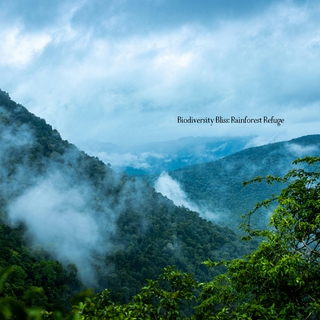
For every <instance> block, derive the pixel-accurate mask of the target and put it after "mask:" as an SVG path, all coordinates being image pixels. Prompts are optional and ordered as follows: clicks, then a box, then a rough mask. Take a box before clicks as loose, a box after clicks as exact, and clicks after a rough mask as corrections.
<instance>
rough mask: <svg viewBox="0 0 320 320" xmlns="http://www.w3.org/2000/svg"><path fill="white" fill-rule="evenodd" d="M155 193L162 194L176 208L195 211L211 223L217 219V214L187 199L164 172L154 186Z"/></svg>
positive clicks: (176, 182)
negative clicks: (180, 207) (181, 207)
mask: <svg viewBox="0 0 320 320" xmlns="http://www.w3.org/2000/svg"><path fill="white" fill-rule="evenodd" d="M154 188H155V189H156V191H157V192H160V193H162V194H163V195H164V196H166V197H167V198H168V199H170V200H172V201H173V203H174V204H175V205H177V206H184V207H186V208H188V209H190V210H192V211H196V212H198V213H199V214H200V216H201V217H203V218H205V219H207V220H210V221H213V220H217V219H218V215H217V213H213V212H211V211H210V210H207V209H205V208H202V207H200V206H198V205H197V204H195V203H193V202H192V201H190V199H188V196H187V194H186V193H185V191H183V190H182V188H181V186H180V184H179V182H178V181H176V180H174V179H173V178H172V177H170V175H169V174H168V173H166V172H162V173H161V175H160V176H159V178H158V179H157V181H156V182H155V184H154Z"/></svg>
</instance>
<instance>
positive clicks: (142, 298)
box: [80, 267, 197, 320]
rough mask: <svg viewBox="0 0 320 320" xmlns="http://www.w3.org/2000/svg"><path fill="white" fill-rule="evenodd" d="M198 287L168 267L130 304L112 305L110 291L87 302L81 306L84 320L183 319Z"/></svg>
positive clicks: (191, 279)
mask: <svg viewBox="0 0 320 320" xmlns="http://www.w3.org/2000/svg"><path fill="white" fill-rule="evenodd" d="M196 287H197V283H196V282H195V280H194V279H193V277H192V276H191V275H189V274H186V273H182V272H180V271H178V270H176V269H175V268H174V267H167V268H165V269H164V270H163V273H162V274H161V275H160V276H159V278H158V279H157V280H154V281H152V280H148V284H147V285H146V286H144V287H143V288H142V290H141V292H140V293H139V294H137V295H136V296H134V298H133V300H132V302H130V303H128V304H123V305H120V304H117V303H114V302H112V301H111V300H110V299H109V293H110V292H109V290H105V291H104V292H103V293H101V294H98V295H97V296H95V297H94V298H92V299H90V298H88V299H87V301H86V302H85V303H84V304H80V313H81V319H85V320H89V319H93V320H96V319H105V318H107V319H181V318H182V315H181V313H182V311H181V310H182V307H183V306H184V305H185V304H186V302H191V301H193V302H194V300H195V293H194V291H195V288H196Z"/></svg>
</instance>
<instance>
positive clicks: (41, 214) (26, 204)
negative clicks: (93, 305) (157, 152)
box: [0, 91, 251, 302]
mask: <svg viewBox="0 0 320 320" xmlns="http://www.w3.org/2000/svg"><path fill="white" fill-rule="evenodd" d="M0 140H1V141H0V143H1V150H0V163H1V172H0V174H1V180H0V181H1V182H0V183H1V186H0V187H1V189H0V201H1V208H2V210H1V221H2V225H3V226H5V227H9V228H11V230H17V228H21V230H23V231H24V233H23V238H22V237H21V238H19V239H20V240H19V241H22V242H23V245H24V247H25V246H27V249H26V250H28V251H30V254H32V255H33V257H34V258H35V259H38V260H39V259H40V260H41V259H42V260H43V259H44V260H46V261H47V260H48V259H49V258H52V259H57V260H58V261H59V262H60V263H61V264H62V265H63V266H65V267H67V266H68V265H70V264H71V265H76V266H77V269H78V274H79V277H80V279H81V280H82V281H83V282H84V283H85V284H86V285H87V286H91V287H94V288H95V289H96V290H101V289H103V288H105V287H108V288H110V289H111V290H112V291H113V294H112V297H113V299H116V300H119V301H122V302H126V301H129V300H130V298H131V296H132V295H133V294H135V293H137V292H139V290H140V289H141V287H142V285H143V284H144V283H145V280H146V279H147V278H155V277H157V276H158V274H159V273H160V272H161V270H162V268H164V267H165V266H167V265H170V264H175V265H176V266H177V267H178V268H180V269H181V270H183V271H188V272H194V274H195V276H196V278H197V279H198V280H200V281H201V280H206V279H210V278H211V277H212V275H213V273H212V272H211V271H209V270H207V268H205V267H204V266H203V265H202V261H204V260H206V259H208V258H211V259H212V260H219V259H221V258H222V257H223V258H234V257H237V256H240V255H242V254H244V253H246V252H248V251H250V250H251V248H249V247H248V245H245V244H243V243H241V242H240V241H239V237H238V235H237V234H236V233H235V232H233V231H231V230H230V229H228V228H225V227H219V226H216V225H214V224H213V223H211V222H208V221H206V220H204V219H202V218H200V217H199V214H198V213H196V212H192V211H190V210H188V209H186V208H184V207H177V206H175V205H174V204H173V202H172V201H170V200H169V199H167V198H165V197H163V196H162V195H161V194H159V193H157V192H155V190H154V189H153V188H152V187H150V186H149V185H148V184H147V183H146V182H145V181H142V180H140V179H138V180H135V179H133V178H130V177H128V176H126V175H125V174H119V173H115V172H114V171H113V170H112V169H111V168H110V166H108V165H105V164H104V163H103V162H101V161H100V160H99V159H98V158H94V157H89V156H88V155H87V154H85V153H84V152H82V151H79V150H78V149H77V148H76V147H75V146H74V145H72V144H70V143H69V142H68V141H65V140H62V139H61V137H60V134H59V133H58V132H57V131H56V130H53V129H52V127H51V126H50V125H48V124H46V122H45V120H43V119H40V118H38V117H36V116H35V115H33V114H31V113H30V112H28V110H27V109H25V108H24V107H23V106H21V105H19V104H16V103H15V102H14V101H12V100H11V99H10V97H9V95H8V94H7V93H5V92H3V91H0ZM10 250H15V244H12V247H11V248H9V251H10ZM0 267H4V265H3V264H2V265H0ZM215 272H216V271H215ZM32 275H33V271H32V272H30V273H29V274H27V275H26V278H25V281H29V279H30V277H31V276H32ZM41 285H42V286H44V287H45V286H53V285H54V284H52V283H50V282H49V280H48V281H47V282H45V281H44V282H42V283H41ZM66 285H68V284H66Z"/></svg>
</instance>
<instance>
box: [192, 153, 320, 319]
mask: <svg viewBox="0 0 320 320" xmlns="http://www.w3.org/2000/svg"><path fill="white" fill-rule="evenodd" d="M293 163H294V164H295V165H299V167H297V168H294V169H292V170H290V171H289V172H288V173H287V174H286V175H285V176H284V177H283V178H281V177H274V176H267V177H265V178H264V179H265V180H266V182H267V183H270V184H272V183H273V182H280V183H284V184H286V187H285V188H284V189H282V191H281V193H280V194H279V195H278V196H272V197H271V199H267V200H265V201H262V202H261V203H258V204H257V205H256V207H255V208H254V210H253V211H251V212H250V213H249V214H248V215H247V217H246V218H247V219H246V220H245V222H244V223H243V224H242V228H244V230H245V231H246V232H247V233H248V236H247V237H246V238H245V240H249V239H251V238H253V237H260V238H261V239H262V241H261V243H260V245H259V248H258V249H257V250H256V251H254V252H253V253H251V254H250V255H248V256H247V257H246V258H245V259H235V260H232V261H231V262H226V261H224V262H220V263H213V262H210V261H207V262H206V264H207V265H209V266H217V265H221V264H223V265H225V266H226V267H227V272H226V273H225V274H223V275H220V276H217V277H215V278H214V279H213V281H211V282H209V283H206V284H203V286H202V292H201V297H200V299H201V301H200V305H199V306H198V307H196V309H197V315H198V316H200V317H203V318H205V319H319V317H320V265H319V262H320V251H319V250H320V181H319V178H320V172H319V163H320V158H319V157H305V158H303V159H297V160H295V161H294V162H293ZM262 180H263V178H262V177H257V178H255V179H253V180H251V181H249V182H246V183H244V184H248V183H253V182H260V181H262ZM274 202H277V203H278V205H277V207H276V208H275V209H274V211H273V213H272V215H271V218H270V223H269V224H270V229H268V230H252V229H251V226H250V218H251V216H252V215H253V214H255V213H256V211H258V210H259V209H260V208H262V207H267V208H268V207H270V205H272V204H274Z"/></svg>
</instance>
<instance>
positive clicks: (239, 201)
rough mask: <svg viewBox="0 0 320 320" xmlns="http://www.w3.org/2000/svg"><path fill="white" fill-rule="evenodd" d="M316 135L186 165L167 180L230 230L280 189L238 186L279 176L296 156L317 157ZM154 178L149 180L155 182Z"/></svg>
mask: <svg viewBox="0 0 320 320" xmlns="http://www.w3.org/2000/svg"><path fill="white" fill-rule="evenodd" d="M319 152H320V135H309V136H304V137H300V138H297V139H293V140H290V141H285V142H277V143H271V144H267V145H264V146H260V147H252V148H248V149H245V150H242V151H239V152H236V153H234V154H231V155H228V156H226V157H224V158H222V159H218V160H216V161H211V162H208V163H203V164H197V165H193V166H187V167H184V168H181V169H177V170H174V171H171V172H170V173H169V175H170V177H171V178H172V179H173V180H174V181H176V182H177V183H179V185H180V188H181V190H182V191H183V192H185V194H186V197H187V198H188V200H189V201H190V203H192V204H193V205H194V206H196V207H198V208H199V211H200V212H202V216H203V217H206V218H208V219H209V220H212V221H213V222H215V223H218V224H219V225H223V226H228V227H230V228H232V229H234V230H236V229H238V226H239V224H240V223H241V221H242V219H241V215H243V214H246V213H248V212H249V211H251V210H252V209H253V208H254V205H255V203H257V202H259V201H262V200H264V199H266V198H269V197H270V196H271V194H277V193H278V192H279V191H280V189H281V188H282V186H281V185H279V184H277V183H275V184H274V185H268V184H266V183H265V182H261V183H254V184H249V185H247V186H245V187H243V186H242V183H243V182H244V181H248V180H250V179H252V178H254V177H256V176H266V175H276V176H281V175H283V174H285V173H286V172H287V171H288V170H290V169H291V168H292V161H293V160H295V159H296V158H298V157H303V156H307V155H308V156H312V155H317V156H318V155H319ZM156 180H157V178H155V177H152V178H150V179H149V181H151V182H153V183H154V182H155V181H156ZM269 211H270V210H265V211H264V212H260V213H257V214H256V215H254V216H253V217H252V221H251V223H252V224H253V225H254V226H256V227H265V226H266V223H267V221H268V218H269V215H268V212H269Z"/></svg>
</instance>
